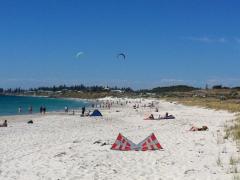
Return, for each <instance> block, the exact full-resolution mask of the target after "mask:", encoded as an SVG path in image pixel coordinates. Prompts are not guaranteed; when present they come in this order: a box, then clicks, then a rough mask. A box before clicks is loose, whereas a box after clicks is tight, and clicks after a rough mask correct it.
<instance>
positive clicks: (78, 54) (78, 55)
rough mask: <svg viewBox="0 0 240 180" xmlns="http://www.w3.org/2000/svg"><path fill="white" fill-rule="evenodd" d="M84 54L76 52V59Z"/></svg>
mask: <svg viewBox="0 0 240 180" xmlns="http://www.w3.org/2000/svg"><path fill="white" fill-rule="evenodd" d="M83 54H84V52H81V51H80V52H78V53H77V54H76V58H80V57H81V56H82V55H83Z"/></svg>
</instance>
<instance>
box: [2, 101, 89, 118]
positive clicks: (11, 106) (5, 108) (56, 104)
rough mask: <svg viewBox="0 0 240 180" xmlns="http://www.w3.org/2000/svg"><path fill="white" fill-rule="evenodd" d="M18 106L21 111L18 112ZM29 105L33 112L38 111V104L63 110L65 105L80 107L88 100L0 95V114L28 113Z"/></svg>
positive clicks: (49, 109)
mask: <svg viewBox="0 0 240 180" xmlns="http://www.w3.org/2000/svg"><path fill="white" fill-rule="evenodd" d="M20 106H21V109H22V112H21V113H19V112H18V110H19V107H20ZM30 106H32V109H33V113H38V112H39V110H40V106H45V107H46V110H47V111H64V107H65V106H68V108H69V109H80V108H81V107H83V106H88V102H86V101H81V100H69V99H59V98H47V97H26V96H0V116H3V115H19V114H29V111H28V110H29V107H30Z"/></svg>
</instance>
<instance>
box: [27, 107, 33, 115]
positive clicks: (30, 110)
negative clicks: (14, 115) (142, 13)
mask: <svg viewBox="0 0 240 180" xmlns="http://www.w3.org/2000/svg"><path fill="white" fill-rule="evenodd" d="M32 111H33V108H32V106H30V107H29V109H28V112H29V113H30V114H32Z"/></svg>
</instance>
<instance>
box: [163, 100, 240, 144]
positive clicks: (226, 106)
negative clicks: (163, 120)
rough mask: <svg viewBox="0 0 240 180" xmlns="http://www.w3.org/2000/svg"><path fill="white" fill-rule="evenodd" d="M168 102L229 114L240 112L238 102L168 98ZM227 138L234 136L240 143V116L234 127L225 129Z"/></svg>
mask: <svg viewBox="0 0 240 180" xmlns="http://www.w3.org/2000/svg"><path fill="white" fill-rule="evenodd" d="M167 100H168V101H176V102H178V103H181V104H184V105H189V106H200V107H206V108H210V109H216V110H227V111H229V112H235V113H239V112H240V103H239V101H236V100H219V99H215V98H194V97H184V98H168V99H167ZM225 132H226V135H225V138H228V137H229V136H232V137H233V139H235V140H236V141H237V142H238V143H240V114H239V115H238V117H237V118H236V119H235V122H234V125H232V126H230V127H229V126H228V127H226V128H225Z"/></svg>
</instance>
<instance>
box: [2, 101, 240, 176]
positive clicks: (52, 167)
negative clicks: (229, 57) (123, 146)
mask: <svg viewBox="0 0 240 180" xmlns="http://www.w3.org/2000/svg"><path fill="white" fill-rule="evenodd" d="M109 99H110V98H109ZM104 100H106V99H104ZM115 101H116V99H115ZM122 102H125V101H122ZM131 102H132V103H131V104H127V105H126V104H125V103H124V106H123V107H121V106H120V105H118V107H116V104H114V106H115V107H113V108H111V110H107V109H105V110H102V113H103V115H104V116H103V117H102V118H101V117H100V118H91V117H79V115H75V116H72V115H45V116H40V115H36V116H31V117H30V118H31V119H32V120H33V121H34V124H27V123H26V121H27V120H29V117H26V120H23V116H22V118H20V119H21V120H19V121H16V118H15V120H14V121H10V123H9V127H7V128H0V138H1V143H0V179H1V180H9V179H16V180H42V179H44V180H45V179H48V180H51V179H53V180H57V179H60V180H62V179H69V180H82V179H84V180H85V179H90V180H91V179H96V180H97V179H119V180H124V179H136V180H139V179H152V180H155V179H156V180H157V179H163V180H168V179H169V180H170V179H199V180H200V179H201V180H202V179H204V180H207V179H209V180H212V179H223V180H226V179H232V177H233V173H232V171H234V170H233V168H234V167H232V166H231V165H230V163H229V159H230V158H231V157H236V156H237V153H238V152H237V148H236V145H235V143H234V142H233V141H232V140H230V139H228V140H224V139H223V136H224V125H225V124H226V123H227V122H229V123H230V122H231V121H232V120H233V119H234V118H235V116H234V114H231V113H228V112H225V111H214V110H208V109H203V108H196V107H186V106H183V105H178V104H175V103H168V102H164V101H158V102H155V104H157V106H158V107H159V112H158V113H154V115H155V116H157V115H158V114H159V113H160V114H161V115H164V113H165V112H166V111H168V112H169V114H173V115H175V116H176V119H175V120H161V121H146V120H143V118H144V117H145V116H146V114H148V113H150V112H154V108H153V109H151V108H149V107H147V108H144V107H140V108H139V109H137V110H135V109H133V108H132V106H133V104H135V103H136V102H134V100H131ZM149 102H151V100H144V101H142V104H140V105H143V104H148V103H149ZM136 104H137V103H136ZM116 110H119V111H120V112H116ZM3 119H5V118H1V120H3ZM192 125H196V126H200V127H201V126H202V125H207V126H208V127H209V131H203V132H189V131H188V129H190V127H191V126H192ZM119 132H121V133H122V134H123V135H124V136H126V137H127V138H129V139H130V140H132V141H133V142H135V143H138V142H140V141H141V140H143V139H144V138H146V137H147V136H148V135H150V134H151V133H152V132H153V133H155V135H156V137H157V138H158V140H159V142H160V144H161V145H162V146H163V148H164V150H161V151H145V152H142V151H128V152H122V151H113V150H110V148H111V145H112V143H114V141H115V139H116V137H117V135H118V133H119ZM95 141H100V143H95V144H94V142H95ZM103 143H106V144H107V145H104V146H102V144H103ZM217 162H218V163H217ZM239 170H240V169H239Z"/></svg>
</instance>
